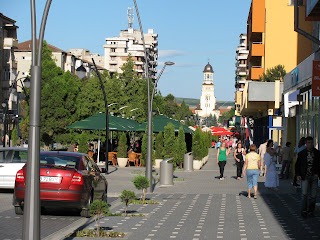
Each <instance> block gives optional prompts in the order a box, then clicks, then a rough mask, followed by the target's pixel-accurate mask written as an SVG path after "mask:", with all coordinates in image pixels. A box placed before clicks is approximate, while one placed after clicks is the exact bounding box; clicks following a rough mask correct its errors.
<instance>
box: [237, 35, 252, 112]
mask: <svg viewBox="0 0 320 240" xmlns="http://www.w3.org/2000/svg"><path fill="white" fill-rule="evenodd" d="M236 53H237V55H236V71H235V74H236V77H235V88H236V93H235V115H236V116H240V106H241V93H242V92H243V89H244V85H245V83H246V79H247V75H248V66H247V60H248V54H249V51H248V50H247V34H244V33H242V34H240V36H239V46H238V47H237V50H236Z"/></svg>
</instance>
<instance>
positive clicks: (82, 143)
mask: <svg viewBox="0 0 320 240" xmlns="http://www.w3.org/2000/svg"><path fill="white" fill-rule="evenodd" d="M87 142H88V136H87V134H86V132H85V131H82V133H81V134H80V137H79V150H78V152H81V153H88V145H87Z"/></svg>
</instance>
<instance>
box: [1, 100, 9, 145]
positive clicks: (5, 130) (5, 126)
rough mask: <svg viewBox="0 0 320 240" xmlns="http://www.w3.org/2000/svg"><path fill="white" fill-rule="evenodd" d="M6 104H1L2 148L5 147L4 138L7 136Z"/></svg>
mask: <svg viewBox="0 0 320 240" xmlns="http://www.w3.org/2000/svg"><path fill="white" fill-rule="evenodd" d="M7 107H8V106H7V104H6V103H2V108H3V142H2V145H3V147H6V136H7Z"/></svg>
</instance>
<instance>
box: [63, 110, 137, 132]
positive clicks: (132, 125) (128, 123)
mask: <svg viewBox="0 0 320 240" xmlns="http://www.w3.org/2000/svg"><path fill="white" fill-rule="evenodd" d="M108 116H109V130H110V131H137V129H138V128H139V127H140V124H139V123H138V122H136V121H135V120H132V119H126V118H122V117H116V116H112V115H110V114H109V115H108ZM67 128H75V129H86V130H105V129H106V114H105V113H97V114H95V115H93V116H91V117H88V118H86V119H83V120H81V121H79V122H76V123H74V124H72V125H70V126H68V127H67Z"/></svg>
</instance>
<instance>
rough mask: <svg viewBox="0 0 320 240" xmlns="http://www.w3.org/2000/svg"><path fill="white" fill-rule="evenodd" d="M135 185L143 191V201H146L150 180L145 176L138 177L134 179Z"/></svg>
mask: <svg viewBox="0 0 320 240" xmlns="http://www.w3.org/2000/svg"><path fill="white" fill-rule="evenodd" d="M132 182H133V185H134V186H135V187H136V189H138V190H142V196H141V201H142V202H143V201H144V200H145V199H146V189H147V188H148V187H149V186H150V182H149V179H148V178H146V177H144V176H137V177H135V178H134V179H133V181H132Z"/></svg>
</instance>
